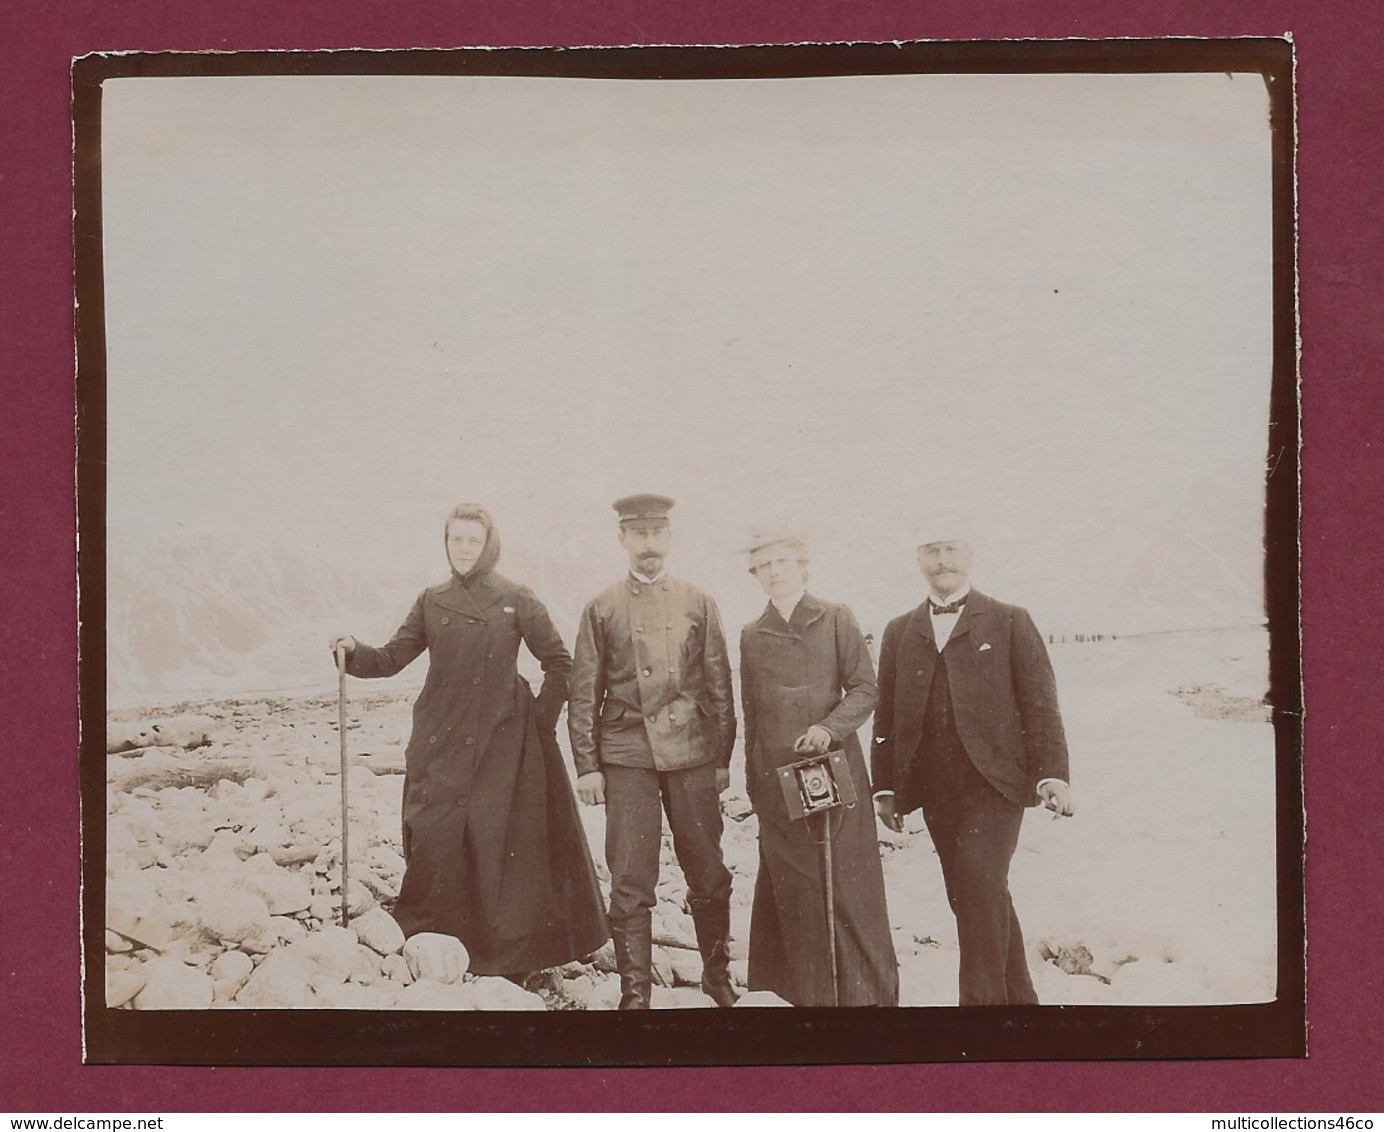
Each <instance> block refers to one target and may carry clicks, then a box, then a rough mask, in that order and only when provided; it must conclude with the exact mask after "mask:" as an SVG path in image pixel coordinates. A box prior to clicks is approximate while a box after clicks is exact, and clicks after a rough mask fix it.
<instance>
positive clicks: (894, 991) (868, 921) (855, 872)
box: [740, 594, 899, 1006]
mask: <svg viewBox="0 0 1384 1132" xmlns="http://www.w3.org/2000/svg"><path fill="white" fill-rule="evenodd" d="M740 691H741V697H742V702H743V705H744V717H745V777H746V782H747V786H748V792H749V795H750V800H751V801H752V802H753V804H754V808H755V813H756V815H757V816H758V818H759V871H758V873H757V875H756V878H755V892H754V909H753V911H752V913H751V917H750V959H749V985H750V989H752V990H771V991H774V992H775V993H776V994H778V995H780V996H781V997H782V998H784V999H786V1000H787V1001H789V1002H791V1003H793V1004H794V1005H795V1006H831V1005H832V1003H833V997H832V984H831V955H830V952H829V950H828V944H827V927H826V908H825V904H824V886H823V877H822V849H821V846H820V844H819V842H820V840H821V838H822V836H823V822H824V817H823V815H814V816H812V817H808V818H800V819H797V820H794V819H791V818H790V817H789V816H788V809H787V806H786V805H785V803H784V799H783V791H782V788H781V787H780V785H779V782H778V774H777V771H778V768H779V767H781V766H785V765H787V764H789V763H793V762H796V761H798V760H799V759H801V758H804V757H805V756H803V755H801V754H797V753H795V752H794V751H793V743H794V742H795V741H796V740H797V739H798V737H799V736H801V735H802V734H803V732H805V731H806V730H807V729H808V728H809V727H811V726H813V725H814V724H815V725H817V726H819V727H822V728H825V729H826V730H827V731H828V732H829V733H830V734H831V737H832V746H833V748H837V749H840V750H842V751H843V752H844V754H845V756H846V763H847V766H848V767H849V772H850V775H851V777H852V779H853V780H854V786H855V794H856V798H857V799H858V800H857V802H856V804H855V806H854V807H853V808H846V807H838V808H837V809H835V810H832V811H830V812H829V814H828V815H826V819H827V820H829V821H830V822H831V832H832V842H833V845H832V848H833V855H832V876H833V878H834V882H835V884H834V888H835V893H834V901H833V906H834V910H835V914H836V921H837V930H836V966H837V988H838V991H839V1002H840V1004H841V1005H842V1006H895V1005H897V1003H898V986H899V984H898V962H897V960H896V958H895V954H894V944H893V940H892V939H891V937H890V934H889V913H888V911H887V909H886V907H885V898H884V873H883V870H882V868H881V865H880V859H879V845H878V840H877V836H876V833H875V815H874V809H873V807H872V805H871V802H870V779H869V776H868V774H867V773H866V769H865V758H864V755H863V754H862V753H861V750H860V740H859V739H858V738H857V737H856V730H857V729H858V728H859V727H860V726H862V725H863V724H864V722H865V721H866V720H867V719H868V718H869V716H870V711H871V709H872V708H873V707H874V705H875V695H876V689H875V672H874V667H873V666H872V665H871V663H870V654H869V651H868V650H867V649H866V647H865V640H864V638H863V637H862V636H861V634H860V628H859V626H858V625H857V624H856V620H855V617H854V616H853V615H852V614H851V611H850V610H849V609H847V608H846V607H845V606H844V605H834V604H831V603H829V602H824V601H820V600H819V599H817V598H815V597H813V596H812V595H811V594H804V595H803V596H802V598H801V600H799V602H798V604H797V606H795V607H794V609H793V616H792V618H791V619H790V620H788V621H787V622H785V621H784V620H783V617H782V616H781V615H780V613H779V612H778V610H777V609H775V608H774V606H773V604H772V603H770V605H769V606H768V608H767V609H765V611H764V613H763V614H761V615H760V617H759V618H758V619H757V620H755V621H752V622H750V624H748V625H746V626H745V628H744V630H743V631H742V632H741V634H740Z"/></svg>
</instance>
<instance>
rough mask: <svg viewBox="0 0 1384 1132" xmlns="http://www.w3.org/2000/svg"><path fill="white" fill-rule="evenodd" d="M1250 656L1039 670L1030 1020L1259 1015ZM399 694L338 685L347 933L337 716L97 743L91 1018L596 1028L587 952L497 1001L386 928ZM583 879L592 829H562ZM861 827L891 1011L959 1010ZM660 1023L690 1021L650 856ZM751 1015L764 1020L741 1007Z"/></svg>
mask: <svg viewBox="0 0 1384 1132" xmlns="http://www.w3.org/2000/svg"><path fill="white" fill-rule="evenodd" d="M1265 656H1266V649H1265V648H1264V645H1263V642H1262V638H1261V637H1260V636H1258V635H1256V634H1247V633H1233V634H1205V635H1202V636H1200V637H1169V638H1167V639H1158V640H1151V641H1147V642H1133V641H1129V642H1126V641H1117V642H1113V643H1104V644H1100V645H1094V646H1070V647H1067V648H1062V647H1059V648H1056V649H1055V650H1054V662H1055V664H1056V666H1057V669H1058V677H1059V687H1060V688H1061V691H1062V695H1063V707H1064V719H1065V722H1066V725H1067V731H1068V739H1069V742H1070V744H1071V747H1072V752H1073V771H1074V773H1073V778H1074V790H1075V792H1076V799H1077V816H1076V817H1075V818H1074V819H1071V820H1063V821H1054V820H1053V819H1052V818H1051V816H1050V815H1047V814H1043V813H1041V812H1036V811H1035V812H1033V813H1031V814H1030V815H1029V817H1028V818H1027V819H1026V820H1025V822H1024V827H1023V831H1022V833H1021V835H1020V841H1019V849H1018V852H1017V853H1016V855H1015V859H1014V864H1013V868H1012V870H1011V874H1010V888H1011V891H1012V892H1013V895H1014V901H1015V905H1016V908H1017V909H1018V912H1019V918H1020V920H1021V921H1022V923H1023V925H1024V931H1025V941H1026V945H1027V948H1028V952H1029V966H1030V969H1031V970H1032V972H1033V978H1034V983H1035V985H1036V987H1037V989H1038V994H1039V998H1040V1000H1041V1001H1043V1002H1045V1003H1051V1004H1054V1005H1056V1004H1080V1003H1086V1004H1097V1005H1132V1004H1168V1003H1181V1004H1193V1003H1215V1002H1262V1001H1268V1000H1270V999H1272V998H1273V995H1274V986H1275V982H1274V980H1275V977H1276V960H1275V936H1276V926H1275V918H1274V909H1275V906H1276V901H1275V891H1276V890H1275V884H1276V880H1275V875H1276V874H1275V870H1276V866H1275V851H1276V832H1275V830H1276V826H1275V820H1276V819H1275V800H1274V781H1275V762H1274V740H1273V729H1272V726H1271V725H1270V724H1269V723H1268V722H1267V717H1266V708H1265V705H1264V702H1263V698H1262V688H1263V686H1264V684H1263V679H1264V677H1263V664H1264V658H1265ZM413 694H414V693H413V691H412V690H410V689H407V688H400V687H398V686H396V687H395V688H394V689H393V690H391V691H390V692H387V693H384V694H381V693H379V692H370V693H367V692H366V691H365V689H363V688H361V687H358V686H353V687H352V689H351V705H350V713H349V715H350V722H349V723H348V728H347V743H348V749H349V755H350V765H349V769H348V779H347V784H348V793H349V798H350V815H351V820H350V833H349V847H350V860H349V883H348V884H347V888H346V904H347V915H348V926H347V927H345V928H343V927H342V926H341V921H342V912H341V904H342V886H341V871H342V870H341V848H340V847H341V840H340V832H341V828H340V827H341V778H340V736H339V734H338V731H337V726H336V721H337V702H336V698H335V696H334V695H326V696H324V695H321V694H318V695H316V696H311V695H309V696H298V697H289V696H274V697H269V696H262V697H259V698H241V699H224V700H217V701H206V700H200V701H197V702H195V703H186V704H180V705H171V706H169V707H166V708H162V709H157V710H156V709H142V710H129V711H124V712H114V713H112V714H111V716H110V718H109V723H108V743H107V747H108V750H109V751H110V753H109V754H108V756H107V770H108V775H107V786H108V792H107V814H108V838H107V854H106V874H107V912H106V929H107V930H106V947H107V970H106V992H107V1001H108V1002H109V1004H110V1005H111V1006H114V1007H120V1008H129V1009H187V1008H204V1007H230V1008H234V1007H255V1008H261V1009H263V1008H275V1007H319V1008H321V1007H356V1008H368V1009H389V1008H399V1009H482V1010H490V1009H534V1010H537V1009H550V1010H564V1009H596V1010H602V1009H613V1008H614V1006H615V1005H616V1003H617V1001H618V999H619V986H618V979H617V977H616V975H615V974H614V971H613V966H614V964H613V957H612V955H611V953H610V950H609V948H608V947H607V948H606V949H604V950H603V951H601V952H598V953H597V954H595V955H592V956H589V957H587V958H586V960H585V961H583V962H579V963H572V964H569V965H567V966H566V967H563V968H561V969H557V970H552V971H543V972H535V973H534V974H533V975H532V977H530V978H529V979H528V980H526V984H525V985H524V986H522V987H521V986H517V985H515V984H514V983H511V982H509V981H507V980H504V979H493V978H492V979H477V978H474V977H471V976H469V975H468V976H465V977H463V978H462V979H461V980H460V981H454V982H451V983H446V982H443V981H442V980H441V979H440V978H438V977H437V975H438V973H437V972H435V971H428V970H425V969H424V968H423V966H422V965H421V964H420V960H419V956H418V955H417V954H415V953H413V952H411V951H410V949H409V948H408V947H406V946H405V943H404V940H403V938H402V936H401V934H400V932H399V929H398V927H397V926H396V925H395V923H394V920H393V919H392V917H391V916H390V915H389V908H390V907H391V905H392V902H393V900H394V899H395V897H396V896H397V894H398V889H399V883H400V880H401V879H402V876H403V868H404V862H403V859H402V857H401V856H400V854H399V834H400V829H399V825H400V808H401V801H402V791H403V769H404V764H403V744H404V741H405V740H406V738H407V735H408V728H409V704H410V701H411V699H412V697H413ZM739 767H740V763H739V757H738V755H737V761H736V764H735V769H734V770H733V772H732V788H731V790H730V791H729V792H728V793H727V794H726V795H725V796H724V798H723V809H724V811H725V813H726V818H727V820H726V830H725V837H724V839H723V846H724V851H725V857H726V863H727V864H728V865H729V866H730V868H731V870H732V872H733V873H734V887H733V894H732V908H731V936H732V938H731V954H732V957H733V960H734V961H733V962H732V965H731V974H732V978H734V979H736V980H738V981H739V982H740V983H741V984H742V985H743V983H744V981H745V976H746V966H745V958H746V954H747V946H748V943H749V918H750V904H751V901H752V899H753V892H754V876H755V869H756V865H757V860H758V850H757V846H756V836H757V826H756V821H755V817H754V814H753V813H752V812H751V811H750V808H749V804H748V802H747V801H746V800H745V798H744V797H743V795H742V794H741V793H740V789H739V782H738V778H739V775H740V773H741V771H740V769H739ZM579 812H580V813H581V817H582V821H583V823H584V825H585V828H586V835H587V840H588V843H589V844H590V846H591V848H592V850H593V853H594V857H595V860H596V868H597V873H598V875H600V877H601V879H602V883H603V884H604V883H606V882H607V881H608V877H607V875H606V873H605V868H604V863H603V860H602V856H603V854H602V845H603V841H604V831H605V827H604V821H605V812H604V809H603V808H602V807H598V806H595V807H588V806H582V807H579ZM908 822H909V827H908V832H907V833H905V834H903V835H894V834H890V833H888V832H887V831H884V830H883V829H882V828H881V829H880V852H881V854H882V856H883V862H884V881H885V888H886V892H887V896H888V901H889V915H890V923H891V926H892V928H893V935H894V947H895V951H896V953H897V955H898V959H899V976H900V1002H901V1005H904V1006H946V1005H954V1004H955V1003H956V971H957V945H956V932H955V924H954V921H953V919H952V916H951V913H950V910H949V909H948V907H947V903H946V895H945V892H944V891H943V887H942V884H941V875H940V871H939V870H938V867H937V861H936V857H935V854H934V853H933V850H932V845H931V843H930V841H929V839H928V837H927V833H926V831H925V830H924V829H923V828H922V822H921V817H920V815H918V814H913V815H910V817H909V819H908ZM661 875H662V880H661V883H660V885H659V890H658V892H659V904H658V907H657V909H656V913H655V917H656V919H655V941H656V943H657V948H656V955H655V966H656V979H657V984H658V985H656V986H655V988H654V1006H655V1007H706V1006H710V1005H711V1003H710V1000H709V999H707V998H706V997H705V996H704V995H702V993H701V991H700V990H699V989H698V983H699V980H700V973H701V960H700V957H699V956H698V954H697V951H696V945H695V936H694V932H693V929H692V923H691V918H690V917H689V916H688V915H687V911H686V908H685V906H684V900H685V897H686V890H685V886H684V883H683V879H682V874H681V871H680V870H679V869H678V867H677V864H676V862H675V861H674V858H673V855H672V850H671V846H670V845H669V844H668V842H667V839H666V838H665V843H664V847H663V866H662V874H661ZM744 1001H746V1003H747V1005H750V1004H756V1003H776V1002H777V1001H778V1000H776V999H773V998H772V996H768V998H765V997H764V996H759V995H753V996H747V999H746V1000H744Z"/></svg>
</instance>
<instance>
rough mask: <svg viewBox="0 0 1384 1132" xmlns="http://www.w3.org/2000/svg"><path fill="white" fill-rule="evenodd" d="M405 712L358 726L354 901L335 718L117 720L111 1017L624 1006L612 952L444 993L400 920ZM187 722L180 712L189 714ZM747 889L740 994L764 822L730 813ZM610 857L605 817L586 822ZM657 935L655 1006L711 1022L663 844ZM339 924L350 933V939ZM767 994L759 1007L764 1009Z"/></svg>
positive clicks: (351, 771)
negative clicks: (757, 825) (758, 826)
mask: <svg viewBox="0 0 1384 1132" xmlns="http://www.w3.org/2000/svg"><path fill="white" fill-rule="evenodd" d="M409 698H410V697H408V696H403V695H383V696H380V695H376V696H372V697H367V698H364V699H363V700H362V701H361V702H360V703H358V704H353V716H355V717H356V718H357V719H358V720H359V721H358V722H357V721H353V722H351V723H349V724H348V728H347V742H348V748H349V766H348V771H347V773H348V782H347V787H348V799H349V810H350V826H349V838H348V845H349V850H350V857H349V861H348V869H347V877H348V879H347V885H346V891H345V901H344V903H345V913H346V914H345V916H343V910H342V905H343V899H342V863H341V837H340V827H341V792H340V784H341V780H340V774H341V764H340V757H341V756H340V739H339V733H338V730H337V726H336V704H335V701H333V700H326V699H320V698H319V699H305V700H290V699H262V700H253V701H223V702H220V703H217V704H212V705H207V704H201V705H198V708H197V713H196V714H188V713H187V712H186V711H185V710H181V709H178V708H174V709H171V710H170V711H168V712H166V713H162V714H153V713H135V712H126V713H123V717H122V714H121V713H117V714H116V715H114V716H113V717H112V719H111V720H110V723H109V726H108V733H107V748H108V751H109V754H108V757H107V761H108V774H107V803H108V808H107V815H108V833H107V860H106V887H107V893H106V937H105V938H106V952H107V955H106V1002H107V1005H108V1006H111V1007H122V1008H131V1009H136V1010H160V1009H203V1008H209V1007H230V1008H234V1007H253V1008H257V1009H266V1008H293V1007H307V1008H330V1007H346V1008H357V1009H389V1008H398V1009H408V1010H427V1009H440V1010H545V1009H553V1010H565V1009H613V1008H614V1007H615V1005H616V1003H617V1002H618V1000H619V994H620V992H619V980H618V977H617V976H616V974H615V973H614V956H613V953H612V951H611V949H610V946H609V944H607V945H606V946H605V947H604V948H603V949H602V950H600V951H598V952H597V953H596V954H594V955H592V956H589V957H588V958H587V959H586V960H585V961H584V962H574V963H570V964H568V965H566V966H565V967H562V968H559V969H553V970H549V971H540V972H534V973H533V974H532V975H531V976H530V977H529V978H528V979H526V980H525V983H524V985H523V986H520V985H517V984H515V983H513V982H511V981H509V980H508V979H502V978H494V977H482V978H477V977H475V976H472V975H469V974H468V975H465V976H463V977H462V978H461V979H460V980H458V981H454V982H450V983H448V982H444V981H442V976H441V975H440V973H439V972H437V971H430V970H428V969H427V961H426V957H425V956H424V957H420V955H419V953H418V950H417V948H416V946H414V944H415V942H416V941H409V942H408V943H406V942H405V940H404V937H403V933H402V932H401V931H400V930H399V927H398V925H397V924H396V923H395V922H394V919H393V918H392V917H391V916H390V915H389V908H390V906H391V905H392V903H393V901H394V899H395V898H396V897H397V895H398V891H399V884H400V881H401V880H402V878H403V872H404V860H403V857H402V856H400V854H399V851H398V840H399V813H400V806H401V801H402V790H403V770H404V764H403V745H402V744H403V737H404V735H405V734H406V729H407V717H408V712H407V705H408V699H409ZM183 707H184V708H185V707H186V705H183ZM725 805H726V811H727V816H728V821H727V826H728V830H727V836H726V851H727V857H728V860H729V863H731V865H732V867H733V868H734V869H735V870H736V872H737V873H738V874H739V876H738V877H737V884H736V905H737V906H736V926H737V934H736V938H735V939H734V940H733V941H732V955H733V963H732V977H733V978H734V979H736V980H738V982H739V983H740V984H741V985H742V986H743V983H744V979H745V962H744V959H745V949H744V944H745V940H746V938H747V935H748V906H749V901H750V897H751V894H752V891H753V863H754V860H755V829H754V816H753V814H752V813H751V812H750V810H749V806H748V804H747V803H745V802H744V800H743V799H737V798H734V797H732V798H731V799H730V800H728V801H727V802H726V804H725ZM583 817H584V818H586V819H587V821H588V830H587V833H588V837H589V838H590V839H591V842H592V844H593V846H595V847H596V849H597V852H596V854H595V856H596V859H597V870H598V873H599V874H600V876H601V880H602V884H603V885H606V884H608V880H609V877H608V874H607V873H606V871H605V868H604V865H603V863H602V862H601V861H600V856H601V854H600V852H599V847H600V829H599V821H600V819H601V818H603V814H602V813H601V812H600V811H599V810H593V811H590V812H589V813H585V814H583ZM663 857H664V860H663V870H662V881H661V883H660V886H659V906H658V909H657V911H656V914H655V925H654V937H655V941H656V944H657V946H656V949H655V960H654V963H655V980H656V983H657V986H656V987H655V992H654V1005H655V1006H656V1007H705V1006H710V1005H711V1001H710V999H708V998H706V997H705V996H704V995H703V994H702V993H701V991H700V989H698V984H699V981H700V977H701V959H700V956H699V955H698V953H697V951H696V943H695V935H694V932H693V927H692V921H691V918H690V916H688V914H687V911H686V908H685V907H684V903H683V902H684V899H685V896H686V889H685V886H684V884H683V881H682V876H681V872H680V870H679V869H678V867H677V865H676V862H675V861H674V859H673V856H672V850H671V846H670V844H669V843H668V841H667V838H666V837H665V844H664V849H663ZM343 920H344V921H345V924H346V926H344V927H343V926H342V923H343ZM777 1002H778V1000H777V999H774V998H773V996H769V995H752V996H748V998H747V1000H746V1005H754V1004H759V1005H770V1004H773V1003H777Z"/></svg>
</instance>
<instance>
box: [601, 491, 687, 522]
mask: <svg viewBox="0 0 1384 1132" xmlns="http://www.w3.org/2000/svg"><path fill="white" fill-rule="evenodd" d="M611 506H612V507H614V508H615V512H616V514H618V515H619V516H620V522H622V523H634V522H639V521H641V520H647V519H667V518H668V512H669V511H671V510H672V509H673V500H671V499H669V498H668V497H667V496H666V495H653V494H650V493H649V492H644V493H642V494H639V495H626V496H625V497H624V498H622V499H617V500H616V501H615V502H614V503H612V504H611Z"/></svg>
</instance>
